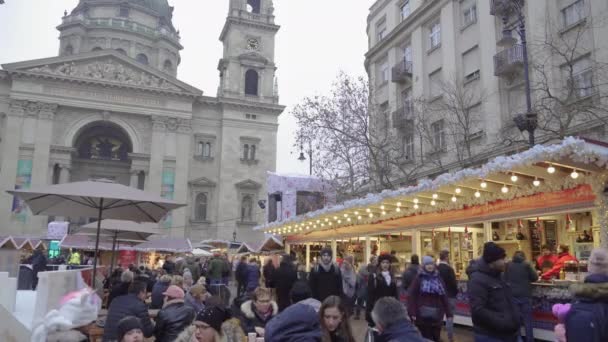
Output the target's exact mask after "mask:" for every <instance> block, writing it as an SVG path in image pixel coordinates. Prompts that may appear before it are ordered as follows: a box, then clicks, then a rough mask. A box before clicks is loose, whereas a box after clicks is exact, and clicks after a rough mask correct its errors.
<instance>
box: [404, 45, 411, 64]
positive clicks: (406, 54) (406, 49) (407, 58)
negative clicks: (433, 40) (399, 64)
mask: <svg viewBox="0 0 608 342" xmlns="http://www.w3.org/2000/svg"><path fill="white" fill-rule="evenodd" d="M403 59H404V60H405V61H406V62H410V63H411V62H412V46H411V45H410V44H408V45H406V46H405V47H403Z"/></svg>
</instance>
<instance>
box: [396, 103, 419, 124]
mask: <svg viewBox="0 0 608 342" xmlns="http://www.w3.org/2000/svg"><path fill="white" fill-rule="evenodd" d="M393 128H401V129H407V130H412V129H413V128H414V106H413V104H412V103H411V102H409V101H406V102H405V103H404V105H403V107H401V108H399V109H397V110H396V111H394V112H393Z"/></svg>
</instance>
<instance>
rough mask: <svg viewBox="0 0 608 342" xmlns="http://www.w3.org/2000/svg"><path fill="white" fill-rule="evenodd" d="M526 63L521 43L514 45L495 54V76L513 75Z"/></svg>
mask: <svg viewBox="0 0 608 342" xmlns="http://www.w3.org/2000/svg"><path fill="white" fill-rule="evenodd" d="M523 65H524V49H523V46H522V45H521V44H517V45H513V46H512V47H510V48H508V49H505V50H503V51H501V52H499V53H497V54H496V55H495V56H494V76H512V75H513V74H516V73H517V72H519V71H521V70H522V68H523Z"/></svg>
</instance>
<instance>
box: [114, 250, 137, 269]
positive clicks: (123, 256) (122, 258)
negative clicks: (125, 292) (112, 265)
mask: <svg viewBox="0 0 608 342" xmlns="http://www.w3.org/2000/svg"><path fill="white" fill-rule="evenodd" d="M136 263H137V252H136V251H119V252H118V264H119V265H120V266H121V267H122V268H123V269H125V268H127V267H129V265H130V264H134V265H135V264H136Z"/></svg>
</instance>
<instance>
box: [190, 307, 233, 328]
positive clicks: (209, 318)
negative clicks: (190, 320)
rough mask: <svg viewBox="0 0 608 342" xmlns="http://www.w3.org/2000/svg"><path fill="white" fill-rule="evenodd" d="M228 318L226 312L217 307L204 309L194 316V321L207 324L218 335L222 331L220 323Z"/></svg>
mask: <svg viewBox="0 0 608 342" xmlns="http://www.w3.org/2000/svg"><path fill="white" fill-rule="evenodd" d="M229 318H230V315H229V314H228V313H227V312H226V310H223V309H222V308H220V307H217V306H209V307H206V308H204V309H203V310H201V311H200V312H199V313H198V314H197V315H196V321H199V322H203V323H207V324H209V326H210V327H212V328H213V329H214V330H215V331H217V332H218V333H220V332H221V331H222V323H224V321H225V320H227V319H229Z"/></svg>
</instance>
